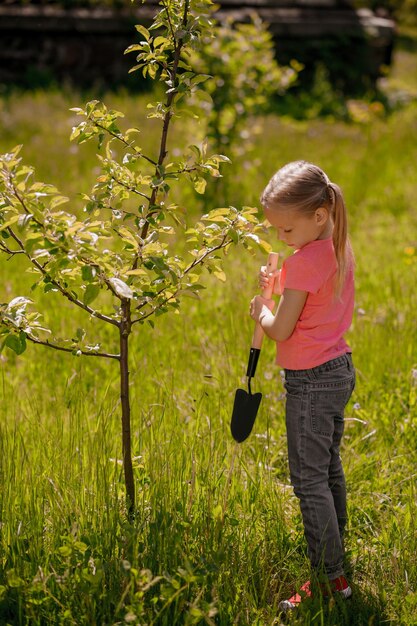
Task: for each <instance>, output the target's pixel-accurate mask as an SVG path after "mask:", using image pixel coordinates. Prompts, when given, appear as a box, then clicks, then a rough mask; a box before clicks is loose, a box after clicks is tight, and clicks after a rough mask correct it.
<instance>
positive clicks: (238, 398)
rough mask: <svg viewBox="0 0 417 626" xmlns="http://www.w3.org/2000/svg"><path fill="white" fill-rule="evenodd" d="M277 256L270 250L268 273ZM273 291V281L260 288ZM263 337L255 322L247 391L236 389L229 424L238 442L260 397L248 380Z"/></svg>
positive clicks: (247, 432)
mask: <svg viewBox="0 0 417 626" xmlns="http://www.w3.org/2000/svg"><path fill="white" fill-rule="evenodd" d="M278 257H279V255H278V253H277V252H270V254H269V256H268V263H267V266H266V269H267V272H268V274H269V273H270V272H274V271H275V270H276V269H277V267H278ZM273 291H274V281H270V283H269V285H268V286H267V287H265V289H263V290H262V296H263V297H264V298H268V299H270V298H271V297H272V294H273ZM263 338H264V332H263V330H262V327H261V325H260V324H258V323H256V325H255V331H254V333H253V337H252V344H251V349H250V353H249V362H248V369H247V372H246V376H247V377H248V391H245V390H244V389H236V394H235V402H234V405H233V413H232V421H231V424H230V430H231V432H232V437H233V439H234V440H235V441H237V442H238V443H242V441H245V439H247V438H248V437H249V435H250V433H251V431H252V428H253V425H254V423H255V419H256V415H257V413H258V409H259V405H260V403H261V399H262V394H261V393H252V391H251V387H250V382H251V378H253V377H254V376H255V372H256V366H257V364H258V359H259V355H260V353H261V348H262V340H263Z"/></svg>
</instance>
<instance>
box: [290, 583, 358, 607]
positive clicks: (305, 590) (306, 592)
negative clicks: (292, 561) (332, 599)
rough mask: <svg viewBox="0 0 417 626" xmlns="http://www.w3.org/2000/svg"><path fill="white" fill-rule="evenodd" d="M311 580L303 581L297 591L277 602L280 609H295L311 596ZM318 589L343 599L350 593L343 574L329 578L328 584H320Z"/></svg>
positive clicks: (324, 593) (326, 594)
mask: <svg viewBox="0 0 417 626" xmlns="http://www.w3.org/2000/svg"><path fill="white" fill-rule="evenodd" d="M311 587H312V585H311V581H309V580H308V581H307V582H306V583H304V585H303V586H302V587H300V591H299V593H295V594H294V595H293V596H291V598H289V599H288V600H282V601H281V602H280V603H279V608H280V610H281V611H284V612H285V611H292V610H294V609H296V608H297V607H298V606H299V605H300V604H301V602H303V601H304V600H306V599H307V598H312V597H313V592H312V590H311ZM320 590H321V593H322V595H323V596H328V595H330V594H337V595H338V594H340V595H341V596H342V598H344V599H345V600H346V599H347V598H350V596H351V595H352V589H351V588H350V587H349V584H348V582H347V580H346V578H345V577H344V576H339V577H338V578H334V579H333V580H329V582H328V584H326V585H324V584H321V585H320Z"/></svg>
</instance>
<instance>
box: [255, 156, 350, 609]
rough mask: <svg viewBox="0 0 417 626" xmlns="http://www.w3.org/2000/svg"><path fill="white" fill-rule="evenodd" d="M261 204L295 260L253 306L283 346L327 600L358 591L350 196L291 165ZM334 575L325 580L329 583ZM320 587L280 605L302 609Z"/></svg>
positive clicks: (304, 506)
mask: <svg viewBox="0 0 417 626" xmlns="http://www.w3.org/2000/svg"><path fill="white" fill-rule="evenodd" d="M261 202H262V205H263V207H264V211H265V216H266V218H267V220H268V221H269V222H270V224H271V225H272V226H273V227H274V228H275V229H276V230H277V233H278V237H279V238H280V239H282V240H283V241H284V242H285V243H286V244H287V245H288V246H290V247H291V248H294V253H293V254H292V255H291V256H289V257H288V258H287V259H286V260H285V261H284V263H283V266H282V269H281V270H280V271H279V272H277V274H276V276H267V274H266V272H265V268H262V269H261V274H260V285H261V287H265V286H266V285H267V284H268V283H269V280H272V279H274V278H276V280H275V287H274V292H275V293H277V294H278V295H280V296H281V298H280V301H279V305H278V308H277V310H276V313H275V314H273V313H272V310H273V308H274V302H273V300H265V299H264V298H262V297H261V296H256V297H255V298H253V300H252V302H251V306H250V314H251V317H252V318H253V319H254V320H255V321H257V322H259V323H260V324H261V326H262V328H263V330H264V332H265V334H266V335H268V336H269V337H270V338H271V339H273V340H275V341H276V343H277V363H278V364H279V365H280V366H281V367H283V368H284V371H285V389H286V427H287V444H288V459H289V467H290V476H291V483H292V485H293V488H294V493H295V495H296V496H297V497H298V498H299V501H300V507H301V513H302V517H303V524H304V533H305V537H306V540H307V545H308V554H309V558H310V561H311V565H312V569H313V571H314V572H315V573H316V574H317V575H319V576H318V578H317V580H321V583H320V586H319V589H320V591H321V592H322V593H324V594H326V593H329V592H338V593H339V594H340V595H341V596H342V597H344V598H348V597H350V596H351V595H352V590H351V588H350V587H349V584H348V582H347V580H346V578H345V576H344V569H343V559H344V546H343V533H344V528H345V525H346V486H345V478H344V473H343V468H342V464H341V459H340V455H339V449H340V441H341V438H342V434H343V412H344V408H345V406H346V404H347V402H348V400H349V398H350V396H351V393H352V391H353V388H354V385H355V370H354V367H353V364H352V358H351V350H350V348H349V346H348V345H347V343H346V341H345V340H344V338H343V335H344V333H345V332H346V331H347V330H348V328H349V326H350V324H351V321H352V313H353V298H354V280H353V270H354V263H353V253H352V249H351V246H350V243H349V240H348V237H347V218H346V209H345V204H344V201H343V197H342V193H341V190H340V188H339V187H338V186H337V185H336V184H334V183H332V182H330V180H329V178H328V177H327V175H326V174H325V173H324V172H323V170H321V169H320V168H319V167H317V166H316V165H313V164H311V163H307V162H305V161H297V162H294V163H289V164H287V165H285V166H284V167H283V168H282V169H280V170H279V171H278V172H277V173H276V174H275V175H274V176H273V177H272V179H271V180H270V181H269V183H268V185H267V186H266V188H265V190H264V192H263V194H262V197H261ZM323 575H324V578H323ZM311 587H312V584H311V583H310V581H308V582H307V583H305V584H304V585H303V586H302V587H301V590H300V592H301V593H296V594H295V595H294V596H293V597H292V598H290V599H289V600H284V601H283V602H281V603H280V608H281V610H284V611H287V610H290V609H294V608H295V607H296V606H297V605H298V604H299V603H300V602H301V601H302V600H303V598H305V597H308V596H311V595H312V591H311Z"/></svg>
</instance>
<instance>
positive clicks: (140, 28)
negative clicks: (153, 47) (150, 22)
mask: <svg viewBox="0 0 417 626" xmlns="http://www.w3.org/2000/svg"><path fill="white" fill-rule="evenodd" d="M135 28H136V30H137V31H138V33H140V34H141V35H143V36H144V37H145V39H146V41H149V40H150V38H151V35H150V33H149V31H148V29H147V28H145V27H144V26H142V25H141V24H136V25H135Z"/></svg>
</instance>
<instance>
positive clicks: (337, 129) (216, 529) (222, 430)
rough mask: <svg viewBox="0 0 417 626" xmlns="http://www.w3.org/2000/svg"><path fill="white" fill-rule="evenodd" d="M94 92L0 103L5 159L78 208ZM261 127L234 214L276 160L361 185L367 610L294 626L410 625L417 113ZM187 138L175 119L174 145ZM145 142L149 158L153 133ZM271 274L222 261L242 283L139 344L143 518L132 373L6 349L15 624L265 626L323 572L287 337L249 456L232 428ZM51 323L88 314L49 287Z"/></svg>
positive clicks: (353, 217) (353, 219)
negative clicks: (75, 132)
mask: <svg viewBox="0 0 417 626" xmlns="http://www.w3.org/2000/svg"><path fill="white" fill-rule="evenodd" d="M79 98H80V97H79V96H78V95H74V94H71V93H53V92H48V93H42V92H39V93H34V94H33V93H32V94H20V95H10V96H9V97H8V98H7V99H3V101H1V102H0V119H1V125H2V132H1V135H0V148H1V150H2V151H4V150H7V149H10V148H11V147H12V146H13V145H15V144H16V143H23V144H24V146H25V148H24V157H25V159H26V161H27V162H28V163H33V164H34V165H35V166H36V169H37V174H38V178H39V179H41V180H47V181H49V182H54V183H55V184H57V186H58V187H60V188H61V189H62V191H64V192H65V193H67V194H68V195H70V196H71V197H74V196H75V194H76V193H77V192H80V191H84V192H85V191H88V189H89V186H90V185H91V184H92V182H93V181H94V177H95V176H96V175H97V170H96V169H95V168H96V167H97V164H96V161H95V157H94V149H92V147H89V146H86V147H83V146H81V147H79V148H77V147H75V146H73V145H71V144H69V143H68V141H67V137H68V134H69V132H70V126H71V119H70V116H71V114H68V112H67V111H68V109H69V107H71V106H76V105H78V104H79V101H80V100H79ZM106 102H107V103H108V104H110V105H111V106H114V107H115V108H120V109H121V110H123V111H124V112H126V114H127V116H128V117H129V118H130V124H131V125H132V124H135V125H138V126H141V125H142V124H143V120H144V114H143V111H144V103H145V102H146V100H145V99H144V97H143V96H141V97H137V96H135V97H127V96H126V95H124V94H119V95H113V96H111V97H109V99H108V100H107V99H106ZM257 123H258V124H259V130H260V133H259V135H258V138H257V140H256V145H255V148H254V151H253V152H252V153H250V154H249V155H248V158H247V161H246V162H245V161H243V162H242V163H240V164H238V165H237V166H236V167H238V169H237V170H235V173H234V176H235V177H236V182H235V183H233V182H232V183H231V184H232V190H231V194H232V196H233V197H235V198H236V200H235V204H236V205H239V204H242V203H245V204H257V203H258V200H257V199H258V197H259V194H260V191H261V190H262V187H263V185H264V184H265V183H266V181H267V180H268V178H269V176H270V174H272V172H273V171H274V170H275V169H276V168H277V167H278V166H279V165H280V164H282V163H284V162H286V161H288V160H291V159H295V158H300V157H301V158H306V159H310V160H313V161H315V162H318V163H319V164H320V165H322V166H323V167H324V169H326V170H327V171H328V173H329V175H330V177H331V178H332V179H333V180H335V181H337V182H338V183H340V185H341V186H342V188H343V190H344V192H345V196H346V199H347V203H348V206H349V211H350V224H351V233H352V240H353V244H354V248H355V251H356V257H357V299H356V314H355V321H354V325H353V328H352V330H351V332H350V333H349V337H348V339H349V342H350V344H351V346H352V348H353V352H354V358H355V364H356V366H357V369H358V383H357V389H356V391H355V394H354V397H353V398H352V401H351V403H350V404H349V407H348V410H347V415H346V417H347V419H346V433H345V438H344V446H343V460H344V464H345V470H346V476H347V483H348V491H349V513H350V521H349V532H348V536H347V550H348V557H349V566H350V577H351V579H352V585H353V587H354V597H353V599H352V600H351V601H349V602H348V603H346V604H342V605H341V604H339V603H334V602H330V603H325V604H323V603H322V601H321V600H317V601H316V602H314V603H312V604H309V605H307V606H306V608H305V609H303V611H302V612H301V613H300V614H298V615H296V616H294V618H293V619H292V621H291V623H292V624H300V625H301V624H305V625H308V624H315V625H319V624H320V625H326V626H328V625H329V626H330V625H331V626H344V625H346V626H348V625H350V624H357V625H358V626H362V625H368V624H369V625H371V624H372V625H376V624H392V625H393V626H394V625H395V626H396V625H400V624H401V625H404V626H411V625H413V624H417V591H416V588H417V587H416V583H417V567H416V564H415V554H416V552H417V540H416V537H417V533H416V512H417V511H416V487H415V485H416V481H415V478H416V474H415V467H416V463H417V452H416V440H417V437H416V423H417V422H416V403H417V373H416V372H417V354H416V346H417V328H416V324H415V311H416V308H417V295H416V290H415V285H416V278H417V217H416V213H415V208H414V204H415V180H416V176H417V147H416V145H415V140H414V137H415V130H416V127H417V110H416V107H415V105H413V104H410V105H409V106H408V107H407V108H406V109H403V110H402V111H400V112H397V113H395V114H393V115H392V116H391V117H389V118H388V119H380V118H379V117H378V116H375V117H374V118H373V119H371V120H370V121H368V122H367V123H365V124H363V125H353V124H350V125H348V124H343V123H339V122H335V121H327V122H325V121H310V122H309V123H308V124H307V123H303V122H293V121H291V120H282V119H281V120H278V119H276V118H274V117H273V116H270V117H269V118H267V119H264V120H258V121H257ZM191 131H192V133H195V134H197V135H199V134H201V129H198V128H195V127H192V129H191ZM191 131H190V127H189V124H188V126H187V125H185V124H182V125H181V122H180V123H179V127H178V130H177V133H176V135H174V136H173V144H172V145H174V146H175V145H176V142H179V141H184V140H188V139H189V137H188V136H187V133H189V132H191ZM143 136H144V142H145V143H146V142H149V146H151V145H152V144H151V142H152V137H153V135H152V132H148V133H143ZM184 136H185V137H184ZM230 178H231V179H232V178H233V177H232V176H231V177H230ZM179 193H180V200H181V201H182V202H183V203H184V205H185V206H190V207H193V209H192V211H194V212H195V213H197V212H198V211H199V210H200V209H201V208H202V207H201V206H200V204H199V203H198V200H197V199H196V198H195V196H194V195H193V194H192V193H191V192H190V191H187V190H185V189H182V190H180V192H179ZM74 207H75V210H78V207H79V203H78V201H77V200H74ZM272 241H273V240H272V239H271V242H272ZM275 246H276V248H277V249H278V250H283V248H282V247H281V245H280V244H276V243H275V242H274V247H275ZM262 262H263V258H262V257H261V256H259V257H255V258H253V257H248V256H247V255H246V254H245V253H244V251H242V250H240V249H236V250H235V251H234V252H233V253H232V254H231V255H230V256H229V257H228V258H227V259H226V273H227V276H228V280H227V282H226V283H224V284H223V283H219V282H215V281H214V280H211V278H209V279H207V287H208V288H207V291H206V295H205V297H204V298H203V299H202V300H201V301H195V300H187V301H184V304H183V306H182V309H181V314H180V315H178V316H177V315H173V316H170V317H168V316H166V317H161V318H158V323H157V325H156V328H155V329H154V330H152V329H151V328H141V329H140V332H139V334H138V335H137V336H136V337H135V338H134V340H133V347H132V353H131V356H132V358H131V381H132V388H131V393H132V407H133V408H132V420H133V431H134V440H133V445H134V455H135V477H136V486H137V498H138V514H137V516H136V519H135V521H134V523H133V524H128V522H127V521H126V518H125V513H124V489H123V479H122V471H121V466H120V457H121V450H120V447H121V444H120V424H119V420H120V417H119V405H118V380H117V370H116V366H115V365H113V364H111V363H109V364H107V363H103V362H102V361H101V360H95V359H93V360H90V359H84V360H83V359H77V358H75V357H71V356H66V355H64V356H61V355H60V354H59V353H55V352H53V351H52V350H49V351H48V350H46V349H43V348H37V347H34V346H29V347H28V350H27V352H26V353H25V354H24V355H22V356H21V357H18V358H17V357H15V356H14V355H13V354H12V353H11V352H9V351H7V352H3V354H2V355H1V379H0V384H1V398H2V401H1V403H0V446H1V450H0V479H1V483H2V485H3V487H2V490H1V491H0V512H1V524H0V623H2V624H13V625H15V624H16V625H20V624H25V625H26V624H28V625H29V624H30V625H34V626H38V625H39V626H40V625H44V624H45V625H46V624H62V625H74V626H75V625H76V626H82V625H93V624H97V625H110V624H112V625H115V624H129V623H130V624H141V625H143V626H144V625H145V624H147V625H151V624H153V625H158V626H159V625H161V626H172V625H173V624H187V625H190V624H218V625H221V626H229V625H232V624H233V625H235V624H236V625H242V626H243V625H248V626H249V625H251V626H253V625H258V626H261V625H262V626H263V625H265V626H266V625H272V624H273V623H274V620H275V618H276V616H277V605H278V602H279V600H280V599H282V598H283V597H285V595H286V594H287V593H289V592H290V591H292V589H293V586H294V585H295V584H297V583H302V582H304V579H305V577H306V576H307V575H308V563H307V557H306V554H305V544H304V539H303V536H302V535H303V533H302V524H301V518H300V514H299V511H298V504H297V502H296V500H295V498H294V496H293V495H292V490H291V487H290V485H289V477H288V470H287V459H286V443H285V426H284V407H283V401H282V395H283V388H282V384H281V381H280V376H279V371H278V369H277V368H276V366H275V365H274V363H273V361H274V347H273V345H272V344H271V343H267V344H266V345H265V346H264V348H263V351H262V357H261V362H260V364H259V367H258V373H257V379H256V387H257V389H258V390H260V391H262V392H263V394H264V397H263V401H262V404H261V409H260V414H259V416H258V419H257V422H256V425H255V429H254V433H253V434H252V435H251V437H250V438H249V440H248V441H247V442H246V443H244V444H242V445H240V446H239V445H236V444H234V442H233V441H232V440H231V436H230V434H229V421H230V414H231V408H232V404H233V395H234V390H235V389H236V388H237V387H238V386H241V385H244V384H245V381H244V373H245V371H246V361H247V354H248V348H249V341H250V336H251V330H252V322H251V320H250V319H249V317H248V315H247V310H248V301H249V299H250V297H251V296H252V294H253V293H254V292H256V275H257V268H258V266H259V265H260V264H261V263H262ZM0 272H1V277H0V285H1V290H0V297H1V300H2V301H6V300H9V299H11V298H12V297H13V296H15V295H23V294H27V293H29V287H30V277H28V276H27V275H26V274H25V273H22V272H21V271H20V269H19V267H18V266H17V264H16V263H15V261H5V260H4V259H3V260H2V264H1V266H0ZM40 308H41V309H42V310H43V311H44V313H45V315H46V316H47V317H48V319H49V320H50V321H51V322H52V323H53V324H54V327H55V328H56V329H57V332H62V333H64V332H65V331H67V332H75V329H76V327H77V324H80V323H81V321H82V320H83V319H84V318H83V313H82V312H80V313H79V312H78V311H75V312H72V311H71V310H70V309H69V308H68V307H67V306H66V305H65V304H63V303H62V302H61V301H60V300H59V299H54V298H53V296H52V295H51V294H49V295H48V296H45V298H44V301H43V303H42V306H41V307H40ZM97 332H98V329H97V328H96V327H95V326H94V325H92V326H91V333H92V334H94V333H97ZM105 339H106V341H107V342H108V343H109V344H111V343H112V341H115V340H116V338H115V337H114V338H113V337H112V336H111V335H109V336H107V337H105ZM277 623H279V622H277Z"/></svg>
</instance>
